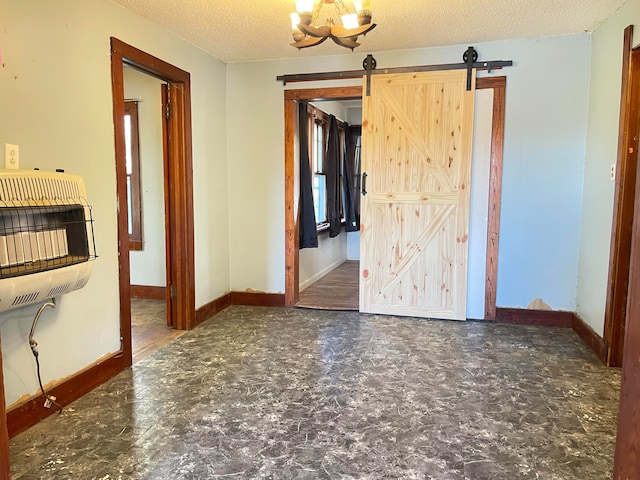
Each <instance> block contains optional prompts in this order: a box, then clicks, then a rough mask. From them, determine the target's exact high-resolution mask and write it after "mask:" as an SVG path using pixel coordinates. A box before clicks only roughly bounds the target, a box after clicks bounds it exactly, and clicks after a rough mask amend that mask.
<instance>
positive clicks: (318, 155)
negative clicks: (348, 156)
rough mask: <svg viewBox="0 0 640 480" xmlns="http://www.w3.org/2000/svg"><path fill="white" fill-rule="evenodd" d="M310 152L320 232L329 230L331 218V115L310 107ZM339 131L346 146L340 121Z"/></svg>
mask: <svg viewBox="0 0 640 480" xmlns="http://www.w3.org/2000/svg"><path fill="white" fill-rule="evenodd" d="M307 112H308V114H309V132H310V135H309V143H310V145H309V151H310V152H311V158H310V162H311V172H312V175H313V182H312V186H313V208H314V210H315V213H316V224H317V227H318V231H323V230H325V229H327V228H328V222H329V218H328V216H327V175H326V172H325V162H324V154H325V151H326V148H327V139H328V136H329V115H328V114H327V113H325V112H323V111H322V110H320V109H319V108H317V107H315V106H313V105H311V104H310V105H309V107H308V110H307ZM338 131H339V135H340V144H341V145H344V141H345V138H344V135H345V129H344V124H343V122H342V121H340V120H338ZM343 156H344V147H343V148H342V149H341V155H340V159H339V165H340V167H339V180H338V181H339V182H340V183H339V185H340V186H341V187H340V192H339V195H340V199H339V202H340V214H341V216H342V217H343V218H342V221H343V222H344V213H343V209H342V198H343V196H342V168H343Z"/></svg>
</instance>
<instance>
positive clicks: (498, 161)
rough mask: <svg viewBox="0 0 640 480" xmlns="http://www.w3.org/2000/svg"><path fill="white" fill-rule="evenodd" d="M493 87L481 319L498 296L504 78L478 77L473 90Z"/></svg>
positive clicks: (489, 312)
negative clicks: (482, 314) (482, 313)
mask: <svg viewBox="0 0 640 480" xmlns="http://www.w3.org/2000/svg"><path fill="white" fill-rule="evenodd" d="M484 88H491V89H493V118H492V120H491V124H492V126H491V160H490V165H489V214H488V219H487V252H486V255H487V256H486V272H485V290H484V318H485V320H493V319H495V318H496V299H497V295H498V244H499V240H500V205H501V202H502V160H503V152H504V118H505V103H506V92H507V77H481V78H478V79H477V81H476V89H484Z"/></svg>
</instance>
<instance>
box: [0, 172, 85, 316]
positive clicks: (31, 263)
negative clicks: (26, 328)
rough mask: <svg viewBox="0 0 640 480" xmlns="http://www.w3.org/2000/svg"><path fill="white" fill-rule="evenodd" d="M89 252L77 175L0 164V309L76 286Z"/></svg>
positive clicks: (81, 185) (82, 192)
mask: <svg viewBox="0 0 640 480" xmlns="http://www.w3.org/2000/svg"><path fill="white" fill-rule="evenodd" d="M95 252H96V249H95V240H94V231H93V216H92V210H91V206H90V205H89V204H88V203H87V201H86V192H85V188H84V181H83V180H82V178H81V177H78V176H76V175H67V174H64V173H58V172H55V173H54V172H40V171H21V170H0V311H2V310H6V309H7V308H12V307H17V306H21V305H26V304H29V303H34V302H36V301H39V300H45V299H47V298H52V297H56V296H59V295H62V294H65V293H68V292H70V291H72V290H77V289H78V288H82V287H83V286H84V285H85V284H86V283H87V281H88V279H89V277H90V275H91V271H92V268H91V266H90V264H91V262H89V260H94V259H95V258H96V253H95ZM34 285H35V286H34ZM36 290H37V291H36Z"/></svg>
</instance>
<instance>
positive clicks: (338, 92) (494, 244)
mask: <svg viewBox="0 0 640 480" xmlns="http://www.w3.org/2000/svg"><path fill="white" fill-rule="evenodd" d="M506 85H507V79H506V77H505V76H500V77H480V78H478V79H477V80H476V89H489V88H491V89H493V90H494V97H493V121H492V123H493V126H492V131H491V162H490V174H491V176H490V179H491V180H490V186H489V214H488V228H487V253H486V278H485V319H486V320H493V319H495V318H496V298H497V283H498V244H499V241H498V240H499V232H500V203H501V198H502V193H501V192H502V162H503V148H504V119H505V101H506ZM355 98H362V87H361V86H351V87H335V88H310V89H299V90H285V91H284V117H285V159H284V163H285V305H286V306H290V307H292V306H294V305H295V304H296V302H297V301H298V299H299V296H300V291H299V287H300V285H299V262H300V259H299V238H298V228H299V226H298V208H297V201H296V198H297V196H298V192H299V181H298V177H297V175H296V174H297V171H296V166H295V158H296V152H297V150H296V146H295V143H296V142H297V135H296V122H297V108H296V106H297V101H298V100H318V99H334V100H336V99H340V100H345V99H355Z"/></svg>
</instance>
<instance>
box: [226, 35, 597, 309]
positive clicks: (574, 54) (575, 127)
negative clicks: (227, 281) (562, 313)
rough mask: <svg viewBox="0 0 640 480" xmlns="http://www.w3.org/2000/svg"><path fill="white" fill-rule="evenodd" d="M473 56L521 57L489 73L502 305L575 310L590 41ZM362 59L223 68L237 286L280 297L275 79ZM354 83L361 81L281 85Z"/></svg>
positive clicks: (279, 140) (414, 56)
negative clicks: (500, 86)
mask: <svg viewBox="0 0 640 480" xmlns="http://www.w3.org/2000/svg"><path fill="white" fill-rule="evenodd" d="M466 47H467V46H466V45H465V46H450V47H438V48H429V49H420V50H406V51H396V52H382V53H375V54H374V56H375V57H376V60H377V63H378V66H379V67H382V68H385V67H395V66H406V65H422V64H437V63H452V62H459V61H461V58H462V53H463V52H464V51H465V50H466ZM476 49H477V50H478V51H479V54H480V59H481V60H500V59H503V60H513V61H514V66H513V67H510V68H505V69H504V70H502V71H499V72H494V75H506V76H507V77H508V81H507V100H506V108H507V111H506V131H505V137H506V138H505V157H504V174H503V200H502V223H501V232H500V255H499V269H498V305H499V306H505V307H526V306H527V305H528V304H529V302H531V301H532V300H533V299H535V298H537V297H540V298H542V299H543V300H544V301H545V302H546V303H548V304H549V305H551V306H552V307H553V308H555V309H563V310H574V309H575V299H576V278H577V265H578V249H579V235H580V217H581V197H582V180H583V162H584V154H585V136H586V118H587V101H588V77H589V61H590V36H589V35H586V34H585V35H573V36H564V37H552V38H543V39H536V40H513V41H504V42H492V43H486V44H478V45H476ZM366 53H367V52H366V51H360V52H358V54H347V55H339V56H333V57H315V58H311V59H310V58H298V59H291V60H279V61H267V62H253V63H238V64H230V65H228V69H227V85H228V89H227V94H228V102H229V105H233V109H231V108H230V109H229V112H228V124H227V126H228V132H229V143H228V148H229V186H230V209H231V223H230V225H231V249H230V253H231V288H232V289H234V290H244V289H245V288H253V289H256V290H264V291H268V292H282V291H284V173H283V172H284V167H283V164H284V161H283V158H284V125H283V108H282V105H283V90H284V87H283V86H282V84H281V83H279V82H277V81H276V79H275V78H276V76H277V75H282V74H288V73H304V72H320V71H335V70H343V69H358V68H361V63H362V58H363V55H364V54H366ZM347 84H354V82H347V81H336V82H322V83H320V82H312V83H308V84H293V85H288V86H287V87H286V88H313V87H318V86H322V87H329V86H335V85H347ZM247 137H249V138H251V139H252V140H253V141H251V142H248V141H246V138H247ZM256 231H257V232H260V241H258V242H256V234H255V232H256Z"/></svg>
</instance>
